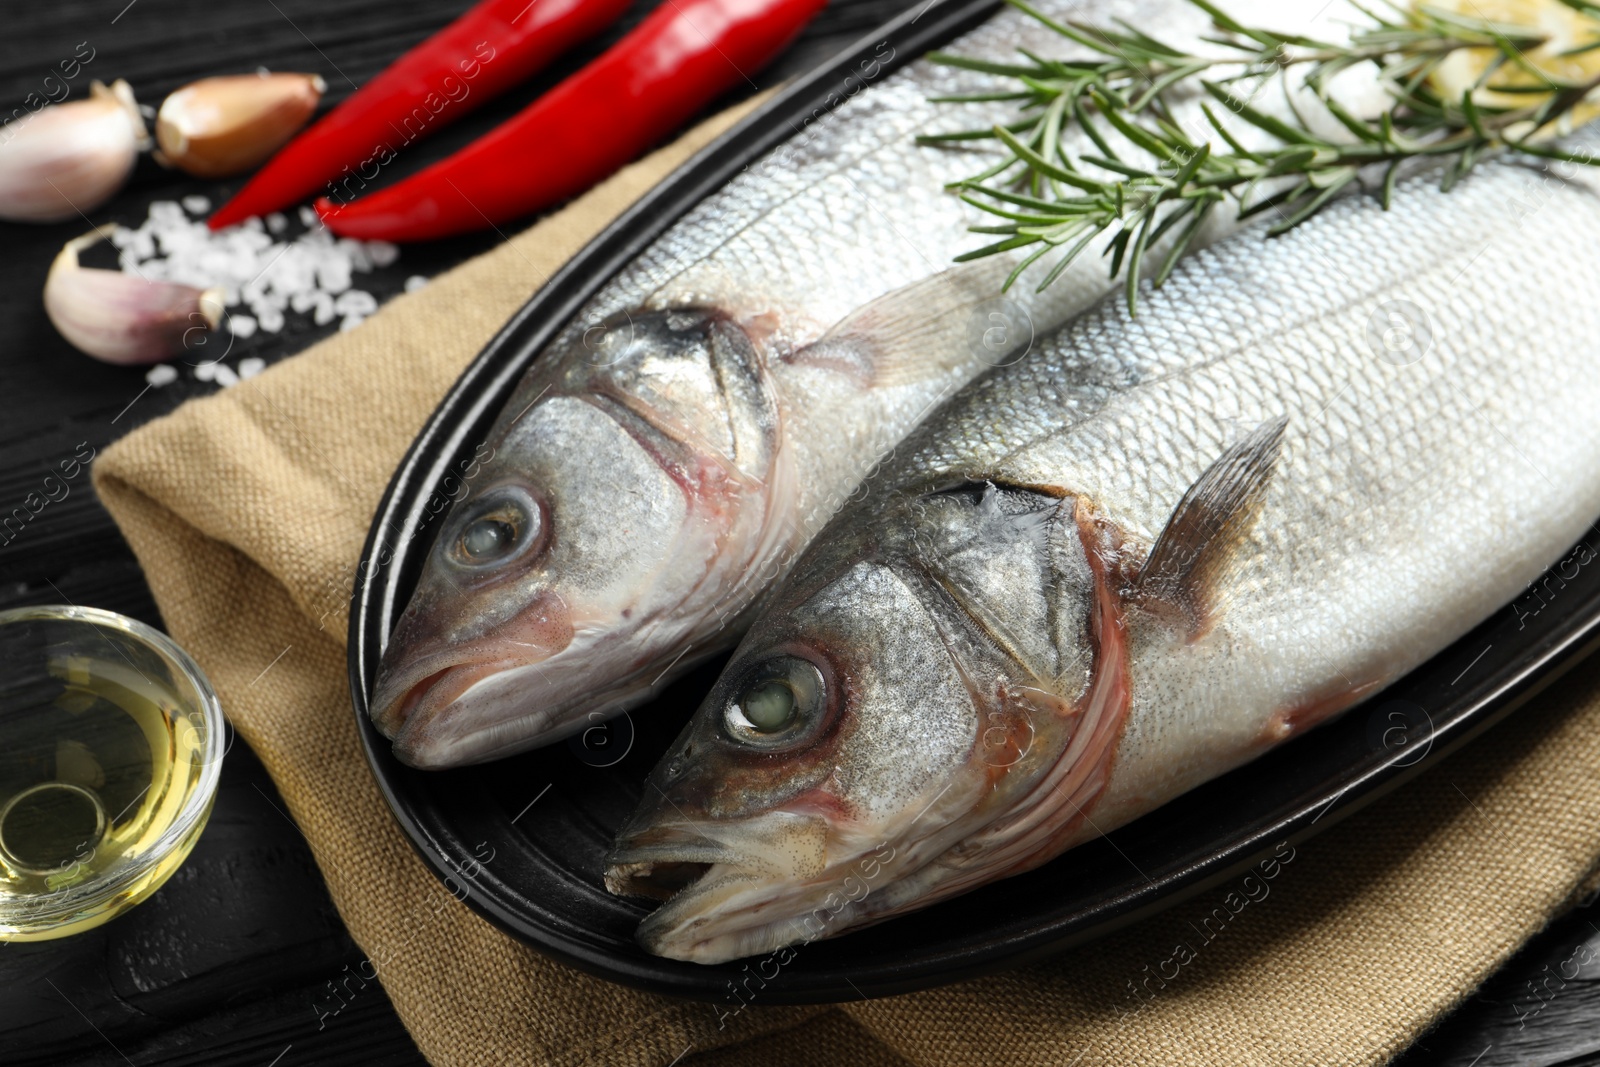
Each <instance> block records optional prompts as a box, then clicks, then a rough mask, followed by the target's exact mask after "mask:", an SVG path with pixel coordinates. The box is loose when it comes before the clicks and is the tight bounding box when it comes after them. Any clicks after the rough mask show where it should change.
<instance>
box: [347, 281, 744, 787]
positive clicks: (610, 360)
mask: <svg viewBox="0 0 1600 1067" xmlns="http://www.w3.org/2000/svg"><path fill="white" fill-rule="evenodd" d="M603 327H604V328H603V330H601V332H600V333H599V334H598V336H597V334H596V332H595V330H594V329H591V330H589V331H586V332H584V333H582V334H578V333H575V332H574V333H569V335H568V337H567V339H566V343H565V346H564V347H563V348H558V349H557V350H556V351H553V352H549V353H546V355H545V356H544V357H542V360H541V365H543V366H544V367H545V369H544V370H543V371H538V368H537V367H536V373H533V374H530V375H529V377H528V378H527V379H525V380H524V382H523V383H522V384H521V385H520V386H519V388H518V390H517V392H516V394H515V395H514V396H513V398H512V400H511V401H510V402H509V403H508V404H507V408H506V411H507V413H508V415H507V416H502V422H501V423H499V424H497V425H496V427H495V429H494V430H493V431H492V432H491V434H490V437H489V442H490V445H491V446H492V448H490V449H487V450H480V452H482V451H487V452H488V454H487V455H482V456H480V457H479V458H478V459H476V460H474V461H473V463H472V465H471V468H470V469H469V470H467V471H466V472H465V474H466V477H464V478H463V479H462V480H463V481H464V482H465V483H466V486H467V490H466V492H465V493H464V494H463V495H461V496H460V497H459V499H457V500H456V501H455V503H453V504H452V505H451V506H450V509H449V512H448V514H447V515H446V517H445V518H444V519H443V520H442V522H441V524H440V527H439V532H438V534H437V537H436V540H435V541H434V543H433V545H432V546H431V548H430V550H429V552H428V555H427V557H426V560H425V563H424V565H423V569H422V573H421V575H420V578H419V580H418V583H417V586H416V588H415V590H414V592H413V594H412V596H411V599H410V601H409V602H408V603H407V605H406V608H405V609H404V611H403V612H402V614H401V616H400V618H399V619H398V621H397V623H396V625H395V627H394V630H393V632H392V634H391V636H390V640H389V643H388V645H387V646H386V648H385V650H384V653H383V658H382V662H381V664H380V667H379V671H378V678H377V685H376V689H375V692H374V695H373V699H372V709H373V711H372V717H373V721H374V723H375V724H376V725H377V726H378V728H379V729H380V730H382V731H383V732H384V733H385V734H386V735H387V736H388V737H389V738H390V739H391V740H392V741H393V747H394V752H395V754H396V755H397V756H398V758H400V759H401V760H402V761H403V762H406V763H408V764H411V765H413V766H417V767H448V766H456V765H460V764H466V763H476V762H482V761H484V760H488V759H495V758H499V757H501V756H505V755H510V754H512V753H514V752H517V751H521V750H523V749H527V748H531V747H534V746H536V745H539V744H544V743H548V742H550V741H554V740H558V739H560V738H561V737H563V736H567V735H569V734H572V733H575V732H577V731H579V730H581V729H583V728H584V727H585V726H587V725H591V724H593V723H594V722H595V721H598V720H599V719H602V718H605V717H608V716H609V715H611V714H615V713H616V712H617V711H619V710H621V709H622V708H624V707H626V706H628V705H629V704H631V703H635V702H637V701H638V700H640V699H643V698H644V697H645V696H647V695H648V694H649V692H650V691H651V686H652V685H653V684H654V680H655V679H657V678H659V677H660V676H661V675H662V674H663V672H664V668H666V667H668V666H669V665H670V663H671V661H672V660H674V659H675V658H678V657H682V656H683V654H684V651H685V648H686V647H687V645H688V644H690V643H691V642H692V641H693V639H694V638H695V636H697V634H698V632H699V630H702V629H706V628H708V627H710V626H713V625H715V623H716V621H717V620H715V619H714V618H708V615H709V613H710V612H711V610H712V608H714V606H715V603H716V601H715V596H714V594H715V591H716V590H717V589H719V588H722V587H723V586H724V585H725V583H727V582H732V581H738V580H741V579H742V576H743V575H744V574H745V573H746V571H747V570H748V569H749V564H750V554H751V553H752V552H755V551H757V546H758V545H759V542H760V536H761V530H762V529H764V523H765V521H766V520H767V518H769V516H768V514H767V511H766V509H765V508H764V506H763V505H764V502H765V501H766V500H767V499H769V497H770V495H771V489H772V485H771V482H772V466H773V460H774V453H775V450H776V445H775V434H776V427H775V421H774V416H773V414H772V403H771V397H770V396H769V395H768V393H767V391H766V387H765V385H764V382H763V379H762V373H761V368H760V362H759V359H758V358H757V356H756V354H755V352H754V348H753V343H752V342H751V341H750V339H749V336H748V335H747V333H746V332H745V331H744V329H743V328H741V327H740V326H739V325H737V324H736V323H734V322H732V321H730V320H729V319H728V317H727V316H724V315H720V314H717V313H715V312H712V311H707V310H704V309H697V308H687V309H674V310H672V311H660V312H648V313H636V314H633V315H628V316H621V317H619V318H617V319H615V320H608V321H607V322H606V323H604V324H603Z"/></svg>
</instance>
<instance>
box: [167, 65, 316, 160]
mask: <svg viewBox="0 0 1600 1067" xmlns="http://www.w3.org/2000/svg"><path fill="white" fill-rule="evenodd" d="M325 89H327V85H326V83H324V82H323V80H322V79H321V78H320V77H318V76H317V75H315V74H268V73H267V72H266V71H261V72H259V73H256V74H235V75H229V76H226V77H220V78H202V79H201V80H200V81H197V82H193V83H191V84H189V85H186V86H184V87H183V88H182V89H179V90H178V91H177V92H175V93H173V94H172V95H171V96H169V97H167V99H166V100H165V101H164V102H163V103H162V105H161V111H160V113H159V114H158V115H157V116H156V143H157V144H158V145H159V146H160V151H159V152H158V153H157V155H156V159H157V160H158V161H160V162H161V163H164V164H166V165H167V166H170V167H177V168H178V169H180V170H183V171H187V172H188V173H190V174H193V175H194V176H195V177H197V178H227V177H231V176H232V175H235V174H241V173H243V172H244V171H247V170H249V169H251V168H252V167H254V166H256V165H257V164H258V163H262V162H264V161H265V160H266V158H267V157H268V156H270V155H272V153H274V152H276V151H277V150H278V149H279V148H280V147H282V146H283V144H284V142H286V141H288V140H289V138H290V137H293V136H294V134H295V131H296V130H298V129H299V128H300V127H301V126H304V125H305V123H306V120H307V119H309V118H310V117H311V113H312V112H313V111H315V110H316V109H317V102H318V101H319V100H321V99H322V93H323V91H324V90H325Z"/></svg>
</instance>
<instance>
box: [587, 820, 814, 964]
mask: <svg viewBox="0 0 1600 1067" xmlns="http://www.w3.org/2000/svg"><path fill="white" fill-rule="evenodd" d="M775 821H778V822H781V823H788V824H791V825H790V827H789V828H790V829H793V824H794V823H796V822H803V823H808V824H812V825H816V824H815V822H814V820H811V819H809V818H807V819H802V820H792V819H781V820H770V819H763V818H761V817H755V818H753V819H749V820H741V821H737V822H732V823H721V824H714V823H698V824H696V823H694V822H692V821H691V822H688V823H679V822H674V823H670V824H666V825H658V826H653V827H648V828H645V829H642V830H640V831H637V832H630V829H629V828H626V827H625V828H624V829H623V831H622V833H621V834H620V835H619V840H618V843H617V845H616V847H615V848H613V850H612V852H611V854H610V855H609V856H608V857H607V859H606V867H605V884H606V889H607V890H609V891H610V892H612V893H614V894H616V895H618V896H633V897H645V898H649V899H654V900H660V901H663V903H662V904H661V906H660V907H658V908H656V909H655V911H653V912H651V913H650V914H649V915H648V916H646V917H645V919H644V921H643V922H641V923H640V924H639V929H638V931H637V932H636V933H635V935H634V936H635V940H637V941H638V943H639V944H640V946H642V947H643V948H644V949H645V950H646V951H648V952H651V953H653V954H655V955H657V956H664V957H667V958H669V959H677V960H684V961H686V962H690V963H703V964H713V963H723V962H726V961H728V960H733V959H740V958H743V957H746V956H757V955H761V954H763V953H768V952H773V951H776V950H777V949H779V948H782V947H784V946H785V945H790V944H794V943H796V942H799V941H809V940H813V939H814V938H815V937H816V936H817V935H816V934H815V933H813V932H810V931H809V930H808V929H807V928H806V926H805V921H806V919H807V917H808V916H809V915H810V914H811V910H810V909H811V907H812V906H813V905H814V904H816V903H817V901H818V900H819V899H821V898H822V897H824V896H826V895H827V893H828V892H829V891H830V887H831V886H832V884H833V882H834V879H833V877H832V876H833V875H835V874H837V873H838V872H837V871H835V870H831V869H824V870H823V871H822V872H821V874H820V876H819V875H818V874H817V873H816V872H812V874H811V875H810V876H804V875H802V874H800V873H799V872H798V871H797V870H796V869H795V868H794V866H793V862H792V860H793V857H792V856H790V855H788V854H787V853H786V850H785V849H784V848H783V845H782V841H783V840H785V838H783V837H782V836H781V835H780V836H779V837H773V836H771V834H770V833H769V831H771V830H772V829H773V828H774V827H773V822H775ZM779 828H780V829H782V827H781V826H780V827H779ZM711 834H716V835H717V837H718V838H721V840H718V839H714V838H713V837H711V836H710V835H711ZM787 839H788V840H792V837H790V838H787ZM735 842H737V844H736V843H735Z"/></svg>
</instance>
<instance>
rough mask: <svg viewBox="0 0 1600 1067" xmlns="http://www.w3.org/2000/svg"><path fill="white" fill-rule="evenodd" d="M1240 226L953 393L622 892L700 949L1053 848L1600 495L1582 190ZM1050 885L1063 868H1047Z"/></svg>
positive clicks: (664, 809)
mask: <svg viewBox="0 0 1600 1067" xmlns="http://www.w3.org/2000/svg"><path fill="white" fill-rule="evenodd" d="M1570 169H1571V170H1572V171H1574V172H1582V173H1576V174H1574V175H1573V176H1572V180H1571V181H1570V183H1569V182H1563V181H1561V180H1558V179H1557V177H1555V176H1553V175H1551V174H1548V173H1541V171H1540V169H1539V168H1538V167H1536V166H1530V165H1527V164H1526V163H1517V162H1493V163H1489V164H1485V165H1482V166H1481V167H1480V168H1479V170H1478V171H1477V172H1476V173H1474V174H1473V175H1472V176H1471V177H1470V178H1468V179H1467V180H1465V181H1464V182H1463V183H1462V184H1461V185H1460V186H1458V187H1457V188H1455V189H1454V190H1453V191H1451V192H1449V193H1443V192H1441V191H1440V190H1439V188H1438V183H1437V178H1436V176H1428V177H1426V178H1421V177H1419V178H1417V179H1414V180H1411V181H1408V182H1404V183H1402V184H1401V186H1400V187H1399V189H1398V191H1397V192H1396V195H1395V200H1394V204H1393V208H1392V210H1390V211H1387V212H1385V211H1383V210H1382V209H1381V208H1380V206H1379V205H1378V204H1376V203H1375V202H1374V201H1373V200H1371V199H1369V198H1352V199H1347V200H1344V201H1342V202H1336V203H1335V204H1333V205H1331V206H1330V207H1329V208H1328V209H1327V210H1326V211H1325V212H1324V213H1323V214H1321V215H1319V216H1317V217H1314V218H1313V219H1312V220H1311V221H1309V222H1307V223H1305V224H1304V225H1302V226H1301V227H1299V228H1298V229H1295V230H1293V231H1291V232H1290V233H1289V234H1287V235H1286V236H1283V237H1281V238H1278V239H1275V240H1272V241H1265V240H1263V239H1262V238H1261V237H1260V236H1259V235H1258V234H1255V233H1250V232H1245V233H1241V234H1239V235H1237V236H1235V237H1233V238H1231V239H1229V240H1228V241H1225V242H1223V243H1221V244H1219V245H1217V246H1214V247H1213V248H1211V249H1209V250H1206V251H1202V252H1200V253H1198V254H1196V255H1194V256H1193V257H1192V258H1189V259H1188V260H1186V261H1185V262H1184V263H1183V264H1180V266H1179V267H1178V269H1177V270H1176V272H1175V273H1174V274H1173V276H1172V277H1171V279H1170V280H1169V281H1168V283H1167V284H1166V286H1165V287H1164V288H1162V289H1160V290H1156V291H1153V292H1150V291H1147V292H1145V293H1144V294H1143V295H1141V298H1140V302H1139V311H1138V315H1137V317H1136V318H1133V319H1130V318H1129V317H1128V315H1127V312H1126V304H1125V303H1124V302H1123V301H1122V300H1120V299H1111V300H1108V301H1107V302H1106V303H1104V304H1102V305H1101V306H1099V307H1098V308H1096V309H1095V310H1093V311H1091V312H1088V313H1086V314H1084V315H1083V316H1081V317H1079V318H1078V319H1075V320H1074V321H1073V322H1072V323H1070V324H1069V325H1068V326H1066V327H1065V328H1064V329H1062V330H1061V331H1060V332H1059V333H1057V334H1055V335H1054V336H1052V337H1051V338H1050V339H1048V340H1047V342H1046V343H1045V344H1043V345H1042V346H1040V347H1039V348H1037V349H1036V350H1035V351H1034V352H1033V353H1032V354H1030V355H1029V356H1028V357H1026V358H1025V359H1023V360H1022V361H1020V362H1018V363H1017V364H1015V365H1014V366H1010V367H1005V368H1001V369H998V370H996V371H993V372H991V373H990V374H988V375H986V376H985V377H984V378H981V379H979V380H978V381H976V382H974V383H972V384H971V385H969V386H968V387H967V388H966V389H964V390H963V391H962V393H960V394H959V395H958V396H957V397H956V398H954V399H953V400H952V401H950V403H949V404H948V405H946V407H945V408H943V409H942V410H941V411H940V412H939V413H938V414H936V415H935V416H934V417H933V418H931V419H930V420H928V421H927V422H926V423H924V424H923V425H922V427H921V428H920V429H919V430H917V431H916V432H915V433H914V434H913V435H912V436H911V437H910V438H908V440H907V441H906V442H904V443H903V444H902V446H901V447H900V448H899V449H898V450H897V455H896V456H895V457H894V458H893V459H892V460H891V461H889V462H888V463H886V464H885V466H884V469H883V470H882V471H881V473H880V474H879V475H878V476H876V477H874V478H873V479H871V480H869V481H868V482H867V483H866V484H865V485H864V486H863V490H862V492H861V494H860V496H859V499H858V501H857V502H855V503H853V504H852V505H851V506H850V507H849V508H848V509H847V510H846V511H844V512H842V513H841V514H840V515H839V516H838V517H837V518H836V520H835V521H834V522H833V523H831V524H830V525H829V526H828V527H827V528H826V529H825V530H824V531H823V532H822V533H821V534H820V535H819V536H818V538H817V539H816V541H815V543H814V544H813V545H812V546H811V548H810V549H809V550H808V551H807V552H806V553H805V555H804V556H803V557H802V559H801V560H800V561H799V563H798V564H797V565H796V567H795V569H794V570H793V572H792V573H791V575H790V577H789V578H788V580H787V581H786V582H785V583H784V585H783V587H782V588H781V589H780V590H779V591H778V592H777V593H776V594H774V596H773V597H772V598H771V599H770V600H769V601H768V603H767V604H766V606H765V608H764V610H763V613H762V614H761V616H760V617H759V618H758V619H757V620H756V621H755V622H754V623H753V625H752V627H751V629H750V633H749V635H748V636H747V637H746V638H745V640H744V641H743V643H742V644H741V645H740V647H739V649H738V651H737V652H736V653H735V655H734V657H733V659H732V661H731V662H730V663H729V665H728V667H727V669H726V671H725V672H724V673H723V675H722V677H721V678H720V679H719V681H718V682H717V684H716V686H715V688H714V689H713V691H712V692H711V694H710V695H709V697H708V698H707V699H706V701H705V703H704V704H703V705H702V706H701V707H700V709H699V710H698V711H697V712H696V714H695V716H694V718H693V720H692V721H691V722H690V724H689V725H688V726H687V727H686V729H685V730H684V732H683V734H682V735H681V736H680V737H679V738H678V740H677V741H676V742H675V743H674V745H673V747H672V748H671V749H670V750H669V751H668V753H667V754H666V755H665V756H664V757H663V759H662V761H661V763H660V764H659V765H658V766H657V767H656V768H655V770H654V771H653V772H652V775H651V778H650V783H649V785H648V787H647V788H646V790H645V794H644V799H643V800H642V802H641V805H640V807H639V809H638V810H637V812H636V813H635V815H634V816H633V818H632V819H631V820H630V822H629V823H628V824H627V826H626V827H625V828H624V829H623V831H622V832H621V834H620V835H619V838H618V843H617V845H616V847H615V849H614V851H613V853H612V855H611V856H610V858H609V865H608V868H607V871H606V882H607V885H608V887H609V888H611V890H612V891H613V892H618V893H627V894H643V895H653V896H659V897H670V899H669V900H668V901H667V903H665V904H664V905H662V906H661V907H660V908H658V909H657V910H656V911H655V912H654V913H652V914H651V915H650V917H649V918H647V919H646V920H645V922H644V923H643V925H642V926H641V928H640V930H639V934H638V936H639V940H640V942H641V944H643V945H644V946H645V947H646V948H647V949H649V950H650V951H651V952H654V953H658V954H660V955H665V956H670V957H674V958H677V959H683V960H694V961H700V962H708V963H710V962H718V961H723V960H728V959H733V958H737V957H741V956H746V955H751V954H755V953H764V952H770V951H773V950H776V949H779V948H781V947H783V946H788V945H793V944H795V943H798V942H804V941H809V940H812V939H814V938H816V937H820V936H832V935H835V934H838V933H840V932H843V931H845V930H848V929H851V928H853V927H856V926H860V925H862V924H865V923H873V922H878V921H881V920H884V919H887V918H889V917H891V916H894V915H898V914H901V913H903V912H906V911H909V910H911V909H915V908H920V907H924V906H926V905H928V904H931V903H933V902H935V901H938V900H942V899H945V898H948V897H950V896H952V895H953V894H957V893H961V892H965V891H967V890H970V889H972V888H974V887H976V886H980V885H983V884H985V883H987V882H992V881H994V880H996V879H1000V878H1004V877H1006V876H1008V875H1012V874H1016V873H1019V872H1021V871H1026V870H1029V869H1031V868H1034V867H1037V866H1039V865H1040V864H1042V863H1044V862H1046V861H1048V860H1050V859H1051V858H1053V857H1055V856H1058V855H1060V854H1061V853H1062V852H1063V851H1064V850H1066V849H1068V848H1070V847H1071V846H1073V845H1075V844H1077V843H1080V842H1082V841H1084V840H1086V839H1088V838H1090V837H1093V836H1097V835H1099V834H1102V833H1105V832H1109V831H1110V830H1113V829H1115V828H1116V827H1118V826H1121V825H1123V824H1124V823H1126V822H1128V821H1129V820H1131V819H1134V818H1136V817H1138V816H1140V815H1143V814H1145V813H1147V812H1150V811H1151V810H1153V809H1155V808H1157V807H1159V806H1160V805H1162V804H1163V803H1166V802H1167V801H1169V800H1171V799H1172V798H1173V797H1176V796H1178V795H1179V794H1181V793H1183V792H1184V791H1186V790H1188V789H1191V788H1193V787H1194V786H1196V785H1198V784H1200V783H1201V782H1204V781H1206V780H1207V779H1209V778H1212V777H1214V776H1216V775H1218V774H1221V773H1222V772H1224V771H1227V770H1229V769H1231V768H1233V767H1236V766H1238V765H1240V764H1242V763H1245V762H1246V761H1248V760H1250V759H1252V758H1254V757H1255V756H1257V755H1259V754H1260V753H1262V752H1264V751H1266V750H1267V749H1269V748H1271V747H1273V746H1274V745H1277V744H1279V743H1281V742H1282V741H1284V740H1286V739H1287V738H1290V737H1293V736H1296V735H1298V734H1300V733H1302V732H1303V731H1305V730H1308V729H1310V728H1311V727H1313V726H1315V725H1316V724H1318V723H1319V722H1322V721H1325V720H1327V719H1328V718H1329V717H1330V716H1334V715H1337V714H1338V713H1340V712H1341V711H1343V710H1344V709H1346V708H1348V707H1349V706H1351V705H1352V704H1354V703H1356V702H1358V701H1360V700H1362V699H1364V698H1365V697H1367V696H1369V695H1371V694H1372V693H1374V692H1376V691H1378V690H1379V689H1381V688H1383V687H1384V686H1385V685H1387V684H1389V683H1390V682H1391V681H1393V680H1394V679H1396V678H1398V677H1399V676H1400V675H1402V674H1404V673H1405V672H1407V671H1408V670H1410V669H1411V668H1413V667H1414V666H1416V665H1417V664H1419V663H1421V662H1422V661H1424V660H1426V659H1427V658H1428V657H1430V656H1432V655H1433V654H1435V653H1436V652H1438V651H1439V650H1440V649H1442V648H1444V647H1445V646H1446V645H1448V644H1449V643H1451V642H1452V641H1454V640H1456V639H1457V638H1458V637H1460V636H1461V635H1462V634H1464V633H1465V632H1466V631H1467V630H1468V629H1470V628H1471V627H1473V626H1474V625H1476V624H1477V623H1479V622H1480V621H1482V620H1483V619H1484V618H1485V617H1487V616H1488V615H1489V614H1490V613H1491V612H1493V611H1494V610H1495V609H1497V608H1499V607H1500V606H1501V605H1503V604H1505V603H1506V602H1508V601H1510V600H1511V599H1513V598H1514V596H1515V595H1516V594H1517V593H1518V592H1519V591H1520V590H1521V589H1523V588H1524V587H1525V586H1526V585H1527V583H1528V582H1530V581H1531V580H1533V579H1534V578H1535V577H1536V576H1537V575H1538V574H1539V573H1540V571H1541V570H1542V569H1543V568H1545V567H1546V566H1547V565H1548V564H1550V563H1552V562H1553V561H1555V560H1556V559H1558V558H1559V555H1560V553H1561V552H1563V551H1564V550H1566V549H1567V548H1568V547H1569V546H1570V545H1571V544H1572V543H1573V542H1574V541H1575V540H1576V539H1577V538H1578V537H1579V536H1580V534H1581V533H1582V532H1583V530H1584V529H1585V528H1586V527H1587V526H1588V525H1589V524H1590V523H1591V522H1592V521H1593V520H1594V518H1595V516H1596V515H1600V418H1597V417H1596V413H1597V412H1600V362H1597V358H1600V301H1597V300H1596V299H1595V295H1596V294H1595V288H1596V286H1597V284H1600V283H1597V282H1596V281H1595V279H1596V278H1600V197H1597V194H1596V188H1595V187H1596V185H1597V184H1600V182H1597V181H1596V179H1593V178H1591V177H1589V176H1588V174H1587V172H1586V171H1584V168H1578V167H1571V168H1570ZM1062 876H1063V878H1070V868H1063V870H1062Z"/></svg>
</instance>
